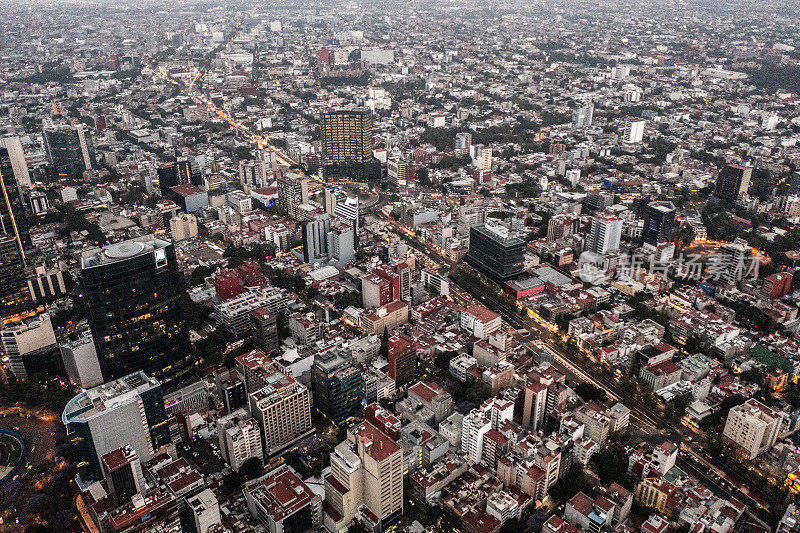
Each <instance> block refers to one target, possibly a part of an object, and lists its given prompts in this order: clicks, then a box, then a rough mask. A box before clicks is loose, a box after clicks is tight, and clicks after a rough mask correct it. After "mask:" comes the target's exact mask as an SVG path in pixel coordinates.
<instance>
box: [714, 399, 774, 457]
mask: <svg viewBox="0 0 800 533" xmlns="http://www.w3.org/2000/svg"><path fill="white" fill-rule="evenodd" d="M780 426H781V417H780V416H779V415H778V412H777V411H776V410H775V409H772V408H770V407H767V406H766V405H764V404H763V403H761V402H759V401H758V400H755V399H753V398H750V399H749V400H747V401H746V402H744V403H743V404H741V405H737V406H736V407H734V408H732V409H731V410H730V412H729V413H728V420H727V421H726V422H725V429H724V430H723V432H722V436H723V438H725V439H726V440H727V441H729V442H731V443H733V444H735V445H736V446H737V447H739V448H740V449H741V450H742V452H743V453H744V455H746V456H747V458H748V459H752V458H755V457H758V456H759V455H761V454H762V453H764V452H766V451H767V450H769V449H770V448H772V447H773V446H774V445H775V442H776V441H777V440H778V431H779V429H780Z"/></svg>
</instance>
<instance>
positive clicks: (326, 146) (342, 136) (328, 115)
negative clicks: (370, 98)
mask: <svg viewBox="0 0 800 533" xmlns="http://www.w3.org/2000/svg"><path fill="white" fill-rule="evenodd" d="M372 124H373V121H372V111H370V110H369V109H367V108H363V107H357V108H346V109H336V110H333V111H327V112H325V113H322V117H321V122H320V128H321V130H322V131H321V133H322V155H323V159H324V165H325V166H324V167H323V173H324V175H325V177H326V178H327V177H344V176H347V177H352V178H357V179H359V178H364V177H369V176H368V174H369V173H370V170H369V169H370V168H371V167H370V161H371V160H372Z"/></svg>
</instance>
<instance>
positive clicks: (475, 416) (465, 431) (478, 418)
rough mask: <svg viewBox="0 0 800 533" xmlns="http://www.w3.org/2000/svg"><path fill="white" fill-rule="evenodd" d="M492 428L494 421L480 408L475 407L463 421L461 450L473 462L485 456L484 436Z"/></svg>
mask: <svg viewBox="0 0 800 533" xmlns="http://www.w3.org/2000/svg"><path fill="white" fill-rule="evenodd" d="M491 429H492V421H491V420H490V419H489V417H488V415H487V414H486V413H485V412H483V411H482V410H480V409H473V410H472V411H470V412H469V413H468V414H466V415H464V419H463V420H462V421H461V451H462V452H463V453H464V454H466V455H467V456H468V457H469V458H470V460H472V461H473V462H476V463H477V462H478V461H480V460H481V457H483V437H484V435H486V433H487V432H488V431H489V430H491Z"/></svg>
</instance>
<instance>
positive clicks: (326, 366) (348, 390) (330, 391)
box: [311, 350, 364, 424]
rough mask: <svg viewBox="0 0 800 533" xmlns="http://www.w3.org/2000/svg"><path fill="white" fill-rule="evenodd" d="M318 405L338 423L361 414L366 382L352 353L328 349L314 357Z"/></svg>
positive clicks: (315, 397) (314, 382) (322, 411)
mask: <svg viewBox="0 0 800 533" xmlns="http://www.w3.org/2000/svg"><path fill="white" fill-rule="evenodd" d="M311 379H312V382H313V385H314V405H315V407H316V408H317V410H318V411H319V412H321V413H322V414H324V415H325V416H326V417H328V418H329V419H330V420H332V421H333V422H334V423H335V424H339V423H341V422H343V421H345V420H347V419H348V418H349V417H351V416H361V411H362V408H363V406H362V402H363V401H364V385H363V382H362V379H361V372H359V371H358V369H356V368H355V366H354V364H353V358H352V357H351V356H349V355H345V354H338V353H334V352H333V351H330V350H329V351H327V352H322V353H318V354H317V355H316V356H315V357H314V367H313V370H312V378H311Z"/></svg>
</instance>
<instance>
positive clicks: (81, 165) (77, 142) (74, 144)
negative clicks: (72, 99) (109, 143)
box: [42, 124, 95, 180]
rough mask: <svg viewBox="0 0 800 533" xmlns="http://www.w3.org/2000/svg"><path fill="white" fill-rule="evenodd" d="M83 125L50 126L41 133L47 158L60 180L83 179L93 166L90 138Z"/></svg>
mask: <svg viewBox="0 0 800 533" xmlns="http://www.w3.org/2000/svg"><path fill="white" fill-rule="evenodd" d="M87 130H88V128H87V127H86V125H85V124H78V125H76V126H51V127H47V128H45V130H44V132H43V133H42V137H43V138H44V147H45V149H46V150H47V158H48V159H49V160H50V164H52V165H53V167H55V169H56V172H57V173H58V177H59V178H60V179H73V180H80V179H83V172H84V171H86V170H91V169H92V168H93V166H94V165H95V160H94V159H95V156H94V146H93V145H92V137H91V135H89V133H88V131H87Z"/></svg>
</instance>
